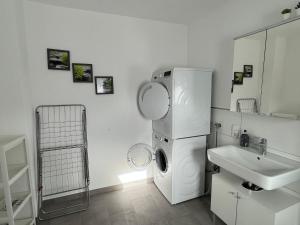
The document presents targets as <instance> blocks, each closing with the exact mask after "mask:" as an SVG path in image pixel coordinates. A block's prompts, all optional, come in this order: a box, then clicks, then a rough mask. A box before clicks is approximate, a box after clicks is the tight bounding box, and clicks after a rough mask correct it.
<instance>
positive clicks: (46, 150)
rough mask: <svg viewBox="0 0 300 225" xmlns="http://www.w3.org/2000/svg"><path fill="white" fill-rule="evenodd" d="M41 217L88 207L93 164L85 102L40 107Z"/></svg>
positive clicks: (39, 179)
mask: <svg viewBox="0 0 300 225" xmlns="http://www.w3.org/2000/svg"><path fill="white" fill-rule="evenodd" d="M36 141H37V159H38V194H39V196H38V206H39V219H40V220H45V219H51V218H55V217H58V216H63V215H67V214H71V213H75V212H79V211H82V210H85V209H87V208H88V205H89V168H88V167H89V166H88V152H87V130H86V108H85V106H84V105H41V106H38V107H37V108H36Z"/></svg>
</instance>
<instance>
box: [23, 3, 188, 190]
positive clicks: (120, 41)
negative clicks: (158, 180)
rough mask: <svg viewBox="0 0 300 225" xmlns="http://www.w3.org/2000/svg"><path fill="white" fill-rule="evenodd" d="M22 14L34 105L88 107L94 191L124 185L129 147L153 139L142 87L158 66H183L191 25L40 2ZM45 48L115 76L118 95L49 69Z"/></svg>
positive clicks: (127, 168) (29, 4) (149, 142)
mask: <svg viewBox="0 0 300 225" xmlns="http://www.w3.org/2000/svg"><path fill="white" fill-rule="evenodd" d="M25 17H26V32H27V40H28V52H29V65H30V79H31V86H32V89H31V91H32V102H33V105H34V106H37V105H40V104H66V103H82V104H85V105H86V106H87V122H88V144H89V149H88V151H89V159H90V160H89V161H90V176H91V188H92V189H95V188H101V187H105V186H111V185H116V184H119V183H120V179H119V177H118V176H119V175H122V174H126V173H130V172H134V170H132V169H130V168H129V166H128V165H127V161H126V160H127V158H126V156H127V151H128V149H129V148H130V146H132V145H133V144H135V143H138V142H144V143H148V144H151V133H152V129H151V122H150V121H146V120H145V119H143V118H142V117H141V115H140V114H139V112H138V109H137V104H136V99H137V91H138V88H139V87H140V85H141V84H142V83H143V82H144V81H146V80H149V79H150V77H151V73H152V72H153V71H154V70H156V69H158V68H159V67H160V66H166V65H186V63H187V27H186V26H184V25H177V24H171V23H163V22H157V21H150V20H143V19H136V18H130V17H122V16H116V15H109V14H101V13H95V12H88V11H83V10H76V9H68V8H63V7H55V6H49V5H43V4H39V3H35V2H26V5H25ZM46 48H58V49H67V50H70V51H71V61H72V62H79V63H80V62H81V63H92V64H93V68H94V76H97V75H98V76H99V75H112V76H113V77H114V89H115V94H114V95H106V96H99V95H95V89H94V84H92V83H89V84H82V83H81V84H80V83H73V81H72V73H71V72H66V71H54V70H48V69H47V59H46ZM148 175H149V176H151V174H148Z"/></svg>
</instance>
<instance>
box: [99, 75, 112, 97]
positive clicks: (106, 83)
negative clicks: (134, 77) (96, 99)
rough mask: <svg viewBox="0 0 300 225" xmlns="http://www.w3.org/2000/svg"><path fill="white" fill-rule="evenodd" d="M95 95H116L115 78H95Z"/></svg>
mask: <svg viewBox="0 0 300 225" xmlns="http://www.w3.org/2000/svg"><path fill="white" fill-rule="evenodd" d="M105 89H106V90H105ZM95 93H96V95H107V94H114V78H113V77H112V76H95Z"/></svg>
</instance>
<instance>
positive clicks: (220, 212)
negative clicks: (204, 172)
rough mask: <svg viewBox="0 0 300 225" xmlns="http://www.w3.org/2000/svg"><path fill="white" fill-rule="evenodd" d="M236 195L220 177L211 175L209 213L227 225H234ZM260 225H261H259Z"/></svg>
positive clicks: (232, 188)
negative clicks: (212, 213) (211, 212)
mask: <svg viewBox="0 0 300 225" xmlns="http://www.w3.org/2000/svg"><path fill="white" fill-rule="evenodd" d="M236 195H237V193H236V192H234V187H232V186H231V185H230V184H229V183H228V182H226V180H225V179H222V177H221V176H220V175H213V178H212V193H211V211H213V212H214V213H215V214H216V215H217V216H218V217H219V218H220V219H222V220H223V221H224V222H225V223H226V224H227V225H235V222H236V221H235V219H236V206H237V198H236ZM260 225H261V224H260Z"/></svg>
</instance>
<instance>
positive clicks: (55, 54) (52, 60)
mask: <svg viewBox="0 0 300 225" xmlns="http://www.w3.org/2000/svg"><path fill="white" fill-rule="evenodd" d="M47 60H48V69H49V70H70V51H68V50H59V49H50V48H47Z"/></svg>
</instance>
